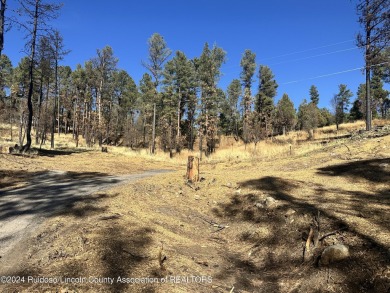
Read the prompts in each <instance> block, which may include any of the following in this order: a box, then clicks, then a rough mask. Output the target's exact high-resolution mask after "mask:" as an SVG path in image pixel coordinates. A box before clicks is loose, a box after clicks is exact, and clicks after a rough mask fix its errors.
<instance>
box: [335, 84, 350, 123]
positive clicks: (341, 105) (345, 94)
mask: <svg viewBox="0 0 390 293" xmlns="http://www.w3.org/2000/svg"><path fill="white" fill-rule="evenodd" d="M351 97H353V93H352V92H351V91H350V90H349V89H347V86H346V85H345V84H340V85H339V93H338V94H337V95H335V96H334V98H333V106H334V109H335V120H336V127H337V129H339V125H340V124H341V123H344V121H345V120H346V115H345V112H346V111H347V110H348V106H349V104H350V98H351Z"/></svg>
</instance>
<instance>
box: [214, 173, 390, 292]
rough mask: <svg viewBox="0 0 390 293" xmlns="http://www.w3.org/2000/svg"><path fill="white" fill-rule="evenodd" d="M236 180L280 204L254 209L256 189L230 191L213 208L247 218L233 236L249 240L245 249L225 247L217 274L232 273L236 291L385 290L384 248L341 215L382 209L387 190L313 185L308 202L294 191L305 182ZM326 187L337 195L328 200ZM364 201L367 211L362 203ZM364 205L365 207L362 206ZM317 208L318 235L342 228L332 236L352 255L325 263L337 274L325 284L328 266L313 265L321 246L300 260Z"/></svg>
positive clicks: (388, 285)
mask: <svg viewBox="0 0 390 293" xmlns="http://www.w3.org/2000/svg"><path fill="white" fill-rule="evenodd" d="M239 184H240V186H241V187H243V188H249V189H254V190H258V191H261V193H263V194H267V196H272V197H273V198H274V199H276V200H277V201H279V203H282V204H281V205H280V206H278V207H276V208H270V209H266V208H258V207H257V206H256V203H261V202H262V200H264V198H263V197H260V196H258V195H257V193H256V194H243V195H237V194H236V195H232V196H231V200H230V202H228V203H226V204H220V205H219V207H217V208H214V209H213V210H212V211H213V213H214V215H216V216H217V217H220V218H224V219H225V221H229V222H230V223H232V222H233V223H237V224H243V223H247V225H245V226H240V227H247V229H245V228H243V231H242V233H241V234H240V235H238V236H239V237H238V239H239V241H241V242H242V243H243V245H244V246H245V247H248V245H249V248H248V250H247V251H246V253H245V254H243V253H235V252H231V251H227V252H226V257H225V262H226V264H225V266H224V267H225V268H224V269H221V270H220V272H219V273H218V275H217V278H219V279H222V280H225V279H228V278H229V277H231V276H234V281H235V283H234V286H235V288H236V289H237V290H246V291H256V292H285V291H286V290H287V288H289V287H290V286H292V285H294V286H296V287H295V289H294V290H293V289H291V288H290V290H291V292H325V291H327V290H336V291H337V292H351V293H352V292H361V291H362V290H363V291H364V290H368V291H367V292H387V291H388V290H390V282H389V280H388V279H386V278H384V277H383V276H380V273H381V272H382V271H383V270H384V269H385V268H386V267H387V266H389V265H390V259H389V257H388V247H387V246H386V244H385V243H383V242H380V241H378V240H377V238H376V237H373V236H374V235H373V234H372V231H367V233H365V232H364V230H363V231H362V229H358V230H359V231H357V230H356V229H355V227H354V226H353V227H352V226H350V225H349V224H348V222H347V221H346V220H345V219H346V217H348V216H351V215H352V216H357V215H358V214H359V213H360V212H363V213H365V212H367V213H368V212H369V210H371V212H372V213H374V214H379V213H381V212H382V213H383V211H382V210H381V205H379V207H378V204H382V206H388V204H389V202H390V195H389V194H387V195H386V192H388V190H384V191H381V192H379V194H378V195H377V196H372V195H371V194H369V193H365V192H353V191H344V190H340V189H327V188H325V187H324V186H322V188H318V187H321V186H316V187H317V188H316V189H313V193H314V195H315V198H314V199H313V197H311V198H310V201H309V200H306V199H305V198H304V197H302V196H299V197H295V196H294V195H293V194H295V193H299V192H300V189H301V188H307V186H305V184H306V183H305V182H301V181H293V180H285V179H283V178H278V177H272V176H268V177H262V178H259V179H254V180H248V181H244V182H240V183H239ZM328 192H330V193H336V194H337V195H338V196H337V197H336V198H331V199H327V194H328ZM328 203H332V204H334V205H327V207H326V208H321V207H323V204H328ZM364 205H365V208H366V209H367V210H365V209H364V207H362V206H364ZM368 205H370V207H367V206H368ZM362 208H363V209H362ZM289 209H293V210H295V214H293V216H291V217H288V216H286V213H287V211H288V210H289ZM317 211H320V214H321V225H322V229H323V230H321V233H322V235H323V234H325V233H327V232H330V231H332V230H336V229H339V228H342V227H347V230H346V231H345V232H343V233H342V234H340V235H339V236H336V237H337V239H338V240H337V241H338V242H341V243H346V244H348V245H350V246H351V247H350V250H351V257H350V258H349V259H348V260H347V261H346V262H342V263H336V264H334V265H332V266H331V267H330V270H331V271H332V272H333V273H332V274H333V278H334V279H336V278H337V280H335V281H334V282H333V281H332V282H331V284H330V285H329V284H328V282H329V280H327V278H326V276H327V275H326V274H327V269H325V268H318V267H316V262H315V258H316V257H317V256H319V255H320V253H321V251H322V249H323V247H322V249H321V248H319V249H318V250H315V251H314V258H313V262H310V263H306V264H305V265H303V264H302V252H303V245H304V241H303V240H302V237H303V232H308V229H309V226H310V224H312V221H313V218H314V216H315V215H316V213H317ZM386 213H387V214H388V212H387V211H385V213H384V214H383V215H386ZM384 217H385V216H384ZM294 220H295V221H294ZM364 220H365V221H367V222H368V223H370V222H371V223H372V224H371V225H376V227H379V228H380V229H381V230H382V231H388V230H389V228H388V227H389V219H387V220H385V219H384V218H382V221H381V220H380V218H377V217H371V216H370V214H367V215H366V218H365V219H364ZM255 227H256V229H255ZM262 231H265V232H263V233H262ZM370 232H371V234H370ZM389 232H390V231H389ZM335 239H336V238H335ZM248 251H249V254H248ZM362 268H364V269H362ZM378 274H379V275H378ZM303 280H304V281H303ZM329 286H330V287H329ZM332 286H333V287H332Z"/></svg>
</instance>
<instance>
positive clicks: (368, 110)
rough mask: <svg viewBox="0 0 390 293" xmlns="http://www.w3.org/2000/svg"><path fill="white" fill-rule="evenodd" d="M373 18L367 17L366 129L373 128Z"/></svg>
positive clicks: (368, 3)
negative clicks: (371, 88)
mask: <svg viewBox="0 0 390 293" xmlns="http://www.w3.org/2000/svg"><path fill="white" fill-rule="evenodd" d="M369 5H370V1H369V0H366V9H368V7H369ZM370 26H371V19H369V18H368V19H366V51H365V59H366V60H365V61H366V130H367V131H370V130H371V119H372V117H371V97H370V87H371V85H370V80H371V76H370V71H371V57H372V56H370V53H371V52H370V51H371V28H370Z"/></svg>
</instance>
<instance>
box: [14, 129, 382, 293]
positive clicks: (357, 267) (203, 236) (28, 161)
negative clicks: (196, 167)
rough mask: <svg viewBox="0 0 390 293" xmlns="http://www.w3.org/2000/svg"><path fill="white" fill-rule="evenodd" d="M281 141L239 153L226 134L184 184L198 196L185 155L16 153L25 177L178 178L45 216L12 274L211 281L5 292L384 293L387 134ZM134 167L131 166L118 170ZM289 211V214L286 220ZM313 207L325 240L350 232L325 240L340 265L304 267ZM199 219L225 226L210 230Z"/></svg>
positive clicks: (111, 151)
mask: <svg viewBox="0 0 390 293" xmlns="http://www.w3.org/2000/svg"><path fill="white" fill-rule="evenodd" d="M357 127H360V126H357ZM345 129H347V126H346V128H345ZM353 129H354V128H348V131H352V130H353ZM297 136H298V135H297ZM279 139H281V138H279V137H278V138H276V139H275V140H274V141H273V142H271V141H268V142H261V143H259V144H258V145H257V146H256V150H255V149H254V146H253V145H247V146H246V149H245V146H244V145H242V144H240V143H235V142H232V141H231V140H229V139H226V140H225V141H221V144H222V147H221V149H218V150H217V152H216V153H215V154H213V155H211V156H210V157H208V158H205V157H204V159H203V161H202V163H201V169H200V170H201V177H203V178H204V179H203V181H202V182H199V183H197V184H196V185H194V186H193V187H194V188H195V187H196V189H193V188H190V187H189V186H188V185H186V184H185V180H184V174H185V170H186V160H187V156H188V154H189V153H188V152H187V151H183V152H182V153H181V154H176V156H175V158H174V159H172V160H170V159H168V154H164V153H161V152H158V153H157V154H156V155H154V156H150V155H149V154H148V153H147V152H145V151H140V152H135V151H130V150H128V149H125V148H109V153H108V154H104V153H101V152H99V151H98V150H94V151H85V152H75V153H72V154H70V155H69V156H60V155H58V156H55V157H53V158H52V157H44V158H39V157H36V158H17V160H19V159H20V160H21V161H20V162H19V163H20V165H21V166H20V167H22V168H23V171H27V172H29V171H30V170H31V168H37V165H40V166H43V167H42V168H47V169H50V168H54V167H56V168H55V169H57V168H65V169H72V170H77V168H80V170H79V171H78V172H80V173H81V172H83V171H84V170H94V168H98V169H99V170H100V169H101V170H105V171H104V172H106V173H118V174H123V173H125V172H126V171H128V172H133V171H138V170H142V169H148V168H149V169H150V168H154V169H157V168H164V167H165V168H171V169H173V170H177V172H173V173H169V174H164V175H159V176H157V177H153V178H152V179H146V180H142V181H139V182H136V183H134V184H130V185H124V186H120V187H117V188H115V189H112V190H110V191H107V192H104V193H102V194H96V195H95V196H94V199H91V198H90V199H89V201H88V202H80V203H78V205H77V206H74V207H72V208H70V209H68V210H67V211H64V213H62V214H61V215H57V216H55V217H53V218H51V219H49V220H48V221H47V222H46V224H45V225H43V226H42V227H41V228H40V230H39V231H35V232H34V233H33V237H32V238H31V239H30V240H29V244H30V246H29V247H30V248H29V251H28V253H26V256H25V261H24V262H23V264H22V268H21V269H20V271H17V272H15V274H19V275H26V274H30V275H34V276H38V275H40V276H63V277H66V276H68V277H69V276H73V277H76V276H86V277H88V276H102V277H103V276H112V277H116V276H119V275H120V276H125V277H158V278H160V277H165V276H168V278H171V277H172V276H211V277H212V283H208V282H201V283H196V282H195V283H194V282H189V283H186V282H181V283H167V284H136V285H135V284H133V285H132V284H118V283H116V284H113V285H108V284H100V285H96V284H61V285H59V286H44V285H39V284H35V285H30V286H8V287H7V289H9V290H25V292H32V291H33V290H37V292H41V291H44V290H46V291H45V292H55V291H54V290H58V291H59V292H61V290H63V291H64V292H65V291H67V292H174V293H178V292H347V293H349V292H351V293H352V292H378V293H379V292H386V291H388V290H389V289H390V259H389V256H388V249H389V248H390V237H389V235H390V231H389V227H390V195H389V185H388V182H389V180H390V169H389V166H390V159H389V158H390V136H389V135H387V136H383V137H378V138H375V139H365V140H349V139H338V140H334V141H333V142H331V143H329V144H327V145H321V144H320V143H317V142H314V143H304V144H302V143H299V139H297V141H296V143H294V142H293V143H289V142H284V141H280V140H279ZM232 143H233V145H232ZM290 145H291V146H292V154H290ZM226 146H228V147H226ZM346 146H347V147H346ZM195 154H197V153H195ZM8 157H9V156H7V159H8ZM15 159H16V158H15ZM37 163H39V164H37ZM132 165H133V166H134V167H135V168H136V167H137V168H139V169H137V168H136V169H134V170H133V169H132V168H131V167H130V169H127V166H132ZM10 167H11V166H10ZM13 168H14V169H15V170H16V169H17V167H13ZM39 168H40V167H39ZM95 170H96V169H95ZM268 196H272V197H273V198H275V199H276V200H277V204H276V207H275V208H269V209H262V208H258V207H257V206H256V204H259V203H262V202H263V201H264V200H265V198H266V197H268ZM91 206H92V207H94V209H91ZM290 210H293V211H294V212H293V213H292V214H291V215H290V214H289V215H288V216H286V215H287V213H288V212H289V211H290ZM318 210H319V211H320V214H321V231H322V233H326V232H330V231H333V230H336V229H339V228H341V227H347V229H346V230H343V231H342V232H340V233H336V234H335V235H333V236H330V237H327V238H326V241H325V242H324V243H323V245H324V246H328V245H331V244H334V243H343V244H346V245H348V246H349V247H350V251H351V257H350V259H349V260H348V261H347V262H344V263H341V264H336V265H334V266H331V267H330V268H326V269H325V268H321V267H320V268H318V267H316V263H315V261H314V259H315V256H316V255H318V254H319V253H320V251H317V250H316V251H314V259H313V262H309V263H304V264H302V247H303V245H304V243H305V241H304V240H303V239H302V236H303V235H304V233H307V231H308V230H309V226H310V224H312V223H313V215H314V214H317V211H318ZM76 211H78V212H77V213H76ZM79 211H84V213H79ZM206 220H207V221H214V222H216V223H218V224H223V225H228V226H229V227H228V228H225V229H223V230H220V231H217V229H216V228H215V227H213V226H212V225H210V224H209V223H208V222H207V221H206ZM161 243H163V246H164V251H163V254H164V255H166V257H167V260H166V261H165V263H164V265H165V270H162V269H161V268H160V265H159V262H158V254H159V249H160V247H161ZM324 246H322V247H321V248H320V250H322V249H323V248H324ZM233 287H234V290H232V288H233ZM11 292H12V291H11Z"/></svg>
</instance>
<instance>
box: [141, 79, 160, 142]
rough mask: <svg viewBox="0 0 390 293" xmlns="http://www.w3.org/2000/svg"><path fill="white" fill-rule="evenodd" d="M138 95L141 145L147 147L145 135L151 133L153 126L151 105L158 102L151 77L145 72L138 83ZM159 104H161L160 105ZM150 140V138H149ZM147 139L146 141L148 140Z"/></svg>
mask: <svg viewBox="0 0 390 293" xmlns="http://www.w3.org/2000/svg"><path fill="white" fill-rule="evenodd" d="M139 91H140V96H139V100H138V107H139V109H140V114H141V116H140V119H142V133H143V140H142V142H143V147H147V141H146V137H147V136H149V135H151V134H152V127H153V125H152V124H153V108H154V107H153V105H155V104H157V102H159V103H160V101H157V99H158V96H157V94H156V88H155V84H154V82H153V80H152V77H151V76H150V75H149V74H148V73H145V74H144V75H143V76H142V79H141V81H140V84H139ZM160 106H161V105H160ZM149 140H150V141H151V140H152V138H150V139H149ZM149 140H148V141H149Z"/></svg>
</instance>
